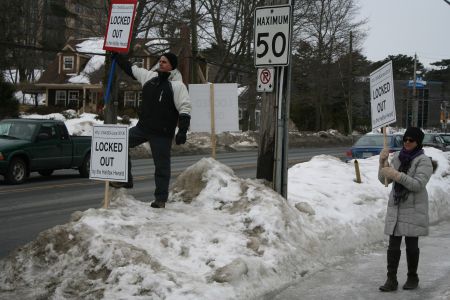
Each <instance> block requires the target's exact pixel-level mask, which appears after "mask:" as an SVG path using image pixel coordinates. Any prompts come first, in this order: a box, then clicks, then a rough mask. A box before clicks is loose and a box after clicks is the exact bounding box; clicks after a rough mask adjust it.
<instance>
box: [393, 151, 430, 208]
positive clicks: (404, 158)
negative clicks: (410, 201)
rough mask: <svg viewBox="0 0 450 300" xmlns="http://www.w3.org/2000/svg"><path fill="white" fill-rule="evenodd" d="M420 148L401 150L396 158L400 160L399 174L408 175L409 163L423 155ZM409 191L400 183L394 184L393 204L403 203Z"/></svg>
mask: <svg viewBox="0 0 450 300" xmlns="http://www.w3.org/2000/svg"><path fill="white" fill-rule="evenodd" d="M423 153H424V152H423V149H422V147H416V148H414V150H412V151H406V149H405V148H402V150H401V151H400V155H399V156H398V158H399V159H400V167H399V168H398V171H399V172H402V173H405V174H407V173H408V170H409V168H410V167H411V162H412V161H413V159H414V158H416V157H417V156H419V155H421V154H423ZM408 193H409V191H408V190H407V189H406V188H405V187H404V186H403V185H402V184H400V183H398V182H395V183H394V204H395V205H397V204H399V203H400V202H403V201H405V200H406V198H408Z"/></svg>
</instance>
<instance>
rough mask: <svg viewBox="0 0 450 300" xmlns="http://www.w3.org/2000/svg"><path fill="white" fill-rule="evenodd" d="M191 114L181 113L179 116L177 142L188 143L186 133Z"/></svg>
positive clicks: (179, 143)
mask: <svg viewBox="0 0 450 300" xmlns="http://www.w3.org/2000/svg"><path fill="white" fill-rule="evenodd" d="M190 122H191V116H190V115H187V114H180V116H179V117H178V132H177V135H176V136H175V144H177V145H181V144H184V143H186V134H187V131H188V129H189V123H190Z"/></svg>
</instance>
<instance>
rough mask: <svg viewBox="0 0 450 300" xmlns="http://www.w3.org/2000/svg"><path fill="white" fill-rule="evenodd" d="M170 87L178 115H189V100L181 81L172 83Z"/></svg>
mask: <svg viewBox="0 0 450 300" xmlns="http://www.w3.org/2000/svg"><path fill="white" fill-rule="evenodd" d="M172 86H173V98H174V100H175V101H174V102H175V107H176V108H177V110H178V113H180V114H186V115H191V100H190V98H189V92H188V90H187V88H186V86H185V85H184V83H183V82H181V81H172Z"/></svg>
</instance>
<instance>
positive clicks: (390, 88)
mask: <svg viewBox="0 0 450 300" xmlns="http://www.w3.org/2000/svg"><path fill="white" fill-rule="evenodd" d="M392 74H393V72H392V61H389V62H388V63H386V64H384V65H383V66H382V67H380V68H379V69H377V70H375V71H374V72H372V73H371V74H370V99H371V101H370V103H371V112H372V130H374V129H377V128H380V127H383V126H387V125H389V124H391V123H394V122H396V120H397V115H396V113H395V98H394V79H393V75H392Z"/></svg>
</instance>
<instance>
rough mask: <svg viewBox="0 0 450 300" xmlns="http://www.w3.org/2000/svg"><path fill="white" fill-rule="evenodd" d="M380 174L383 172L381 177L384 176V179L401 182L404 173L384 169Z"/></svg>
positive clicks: (388, 168)
mask: <svg viewBox="0 0 450 300" xmlns="http://www.w3.org/2000/svg"><path fill="white" fill-rule="evenodd" d="M380 172H381V175H383V176H384V177H386V178H388V179H391V180H394V181H399V180H400V178H401V176H402V173H400V172H399V171H397V170H396V169H394V168H393V167H385V168H382V169H381V171H380Z"/></svg>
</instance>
